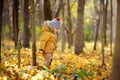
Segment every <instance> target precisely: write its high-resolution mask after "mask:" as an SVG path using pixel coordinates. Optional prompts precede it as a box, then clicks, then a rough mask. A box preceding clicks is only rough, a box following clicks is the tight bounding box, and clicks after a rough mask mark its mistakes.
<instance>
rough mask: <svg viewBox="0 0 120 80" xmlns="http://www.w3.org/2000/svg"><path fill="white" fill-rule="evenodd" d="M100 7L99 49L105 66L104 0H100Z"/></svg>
mask: <svg viewBox="0 0 120 80" xmlns="http://www.w3.org/2000/svg"><path fill="white" fill-rule="evenodd" d="M100 9H101V18H100V21H101V36H102V40H101V49H102V66H105V60H104V54H105V51H104V47H105V34H104V29H105V28H104V27H105V18H104V17H105V16H104V0H100Z"/></svg>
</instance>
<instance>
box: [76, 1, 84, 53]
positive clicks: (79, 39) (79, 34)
mask: <svg viewBox="0 0 120 80" xmlns="http://www.w3.org/2000/svg"><path fill="white" fill-rule="evenodd" d="M84 6H85V0H78V10H77V28H76V35H75V53H76V54H80V53H81V52H83V47H84V25H83V21H84Z"/></svg>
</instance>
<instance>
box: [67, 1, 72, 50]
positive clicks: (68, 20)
mask: <svg viewBox="0 0 120 80" xmlns="http://www.w3.org/2000/svg"><path fill="white" fill-rule="evenodd" d="M67 11H68V18H67V23H68V24H67V25H68V33H67V36H68V48H69V49H70V48H71V46H72V34H71V31H72V23H71V12H70V0H67Z"/></svg>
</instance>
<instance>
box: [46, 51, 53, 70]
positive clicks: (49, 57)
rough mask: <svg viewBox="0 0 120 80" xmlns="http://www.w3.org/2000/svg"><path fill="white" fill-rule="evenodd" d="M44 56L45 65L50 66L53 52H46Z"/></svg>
mask: <svg viewBox="0 0 120 80" xmlns="http://www.w3.org/2000/svg"><path fill="white" fill-rule="evenodd" d="M44 58H45V65H46V66H47V67H48V68H50V65H51V63H52V59H53V53H48V54H45V55H44Z"/></svg>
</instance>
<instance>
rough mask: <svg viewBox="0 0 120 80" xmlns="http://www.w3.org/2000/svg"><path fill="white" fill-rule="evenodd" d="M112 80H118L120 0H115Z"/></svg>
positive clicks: (119, 66) (119, 73)
mask: <svg viewBox="0 0 120 80" xmlns="http://www.w3.org/2000/svg"><path fill="white" fill-rule="evenodd" d="M114 49H115V50H114V57H113V67H112V79H111V80H120V64H119V61H120V0H117V26H116V40H115V47H114Z"/></svg>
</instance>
